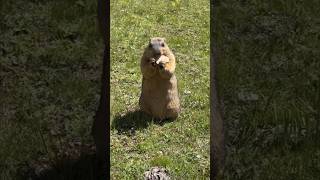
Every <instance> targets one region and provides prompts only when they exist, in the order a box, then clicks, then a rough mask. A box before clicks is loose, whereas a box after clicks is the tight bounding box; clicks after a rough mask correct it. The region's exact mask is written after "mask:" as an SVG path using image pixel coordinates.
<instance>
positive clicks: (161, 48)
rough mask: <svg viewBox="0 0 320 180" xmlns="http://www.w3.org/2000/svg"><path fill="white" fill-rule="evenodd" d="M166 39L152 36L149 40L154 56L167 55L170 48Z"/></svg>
mask: <svg viewBox="0 0 320 180" xmlns="http://www.w3.org/2000/svg"><path fill="white" fill-rule="evenodd" d="M165 41H166V39H165V38H161V37H154V38H151V39H150V41H149V45H148V47H147V48H148V49H149V50H150V51H151V52H153V55H154V56H159V55H165V54H166V51H167V49H168V45H167V44H166V42H165Z"/></svg>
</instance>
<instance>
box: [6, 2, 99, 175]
mask: <svg viewBox="0 0 320 180" xmlns="http://www.w3.org/2000/svg"><path fill="white" fill-rule="evenodd" d="M78 2H82V3H83V5H81V3H80V4H79V3H75V1H72V0H69V1H60V0H58V1H40V0H34V1H27V2H26V1H21V0H18V1H13V2H7V1H2V0H1V2H0V4H1V5H0V19H1V21H0V32H1V33H0V39H1V40H0V86H1V87H0V179H6V180H10V179H17V173H18V171H20V169H24V168H25V166H27V167H28V166H29V165H30V166H31V162H32V161H37V160H38V159H39V158H41V159H44V160H45V162H50V163H49V164H50V165H53V164H55V163H54V162H56V161H58V160H59V159H60V158H61V157H60V155H61V153H62V154H66V153H71V154H74V153H73V152H72V151H73V150H74V148H71V147H70V144H72V143H73V142H78V141H80V142H81V143H82V144H86V143H89V144H90V143H92V139H91V136H90V130H91V125H92V121H93V116H94V113H95V110H96V108H97V104H98V100H99V90H100V79H101V70H102V68H101V62H102V51H103V43H102V40H101V37H100V35H99V33H98V32H97V25H96V2H95V1H78ZM51 162H53V163H51Z"/></svg>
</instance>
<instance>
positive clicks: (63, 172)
mask: <svg viewBox="0 0 320 180" xmlns="http://www.w3.org/2000/svg"><path fill="white" fill-rule="evenodd" d="M106 169H107V168H106V167H103V165H102V163H101V162H100V161H99V160H98V158H97V156H96V154H92V153H91V154H83V155H81V156H80V157H78V158H77V159H70V158H65V159H61V160H59V161H58V162H55V163H54V165H53V166H50V165H49V164H47V165H46V164H41V163H39V164H38V165H37V166H36V167H33V168H30V169H29V170H28V171H27V172H25V173H24V174H21V175H20V177H21V176H22V178H21V179H30V180H104V179H107V176H106V174H107V173H106V172H104V171H105V170H106Z"/></svg>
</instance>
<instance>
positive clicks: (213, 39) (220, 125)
mask: <svg viewBox="0 0 320 180" xmlns="http://www.w3.org/2000/svg"><path fill="white" fill-rule="evenodd" d="M216 3H217V1H216V0H211V2H210V120H211V121H210V135H211V136H210V170H211V179H219V178H218V177H219V176H220V175H222V172H223V166H224V160H225V144H224V122H223V117H222V113H221V106H220V101H219V97H218V80H217V70H218V67H217V65H218V63H217V61H218V56H217V49H218V48H217V35H216V29H215V28H216V21H217V16H216V12H215V11H214V7H215V5H216Z"/></svg>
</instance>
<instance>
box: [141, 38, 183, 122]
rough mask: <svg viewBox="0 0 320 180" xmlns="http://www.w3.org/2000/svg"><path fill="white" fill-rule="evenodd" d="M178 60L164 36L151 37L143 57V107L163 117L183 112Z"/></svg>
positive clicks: (152, 114)
mask: <svg viewBox="0 0 320 180" xmlns="http://www.w3.org/2000/svg"><path fill="white" fill-rule="evenodd" d="M175 67H176V60H175V57H174V55H173V53H172V52H171V50H170V49H169V47H168V45H167V44H166V42H165V38H160V37H155V38H151V39H150V42H149V45H148V46H147V47H146V48H145V50H144V53H143V56H142V58H141V64H140V68H141V72H142V88H141V96H140V99H139V105H140V109H141V110H142V111H143V112H145V113H147V114H149V115H151V116H153V117H155V118H158V119H160V120H164V119H176V118H177V117H178V114H179V113H180V100H179V95H178V86H177V78H176V76H175V74H174V70H175Z"/></svg>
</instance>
